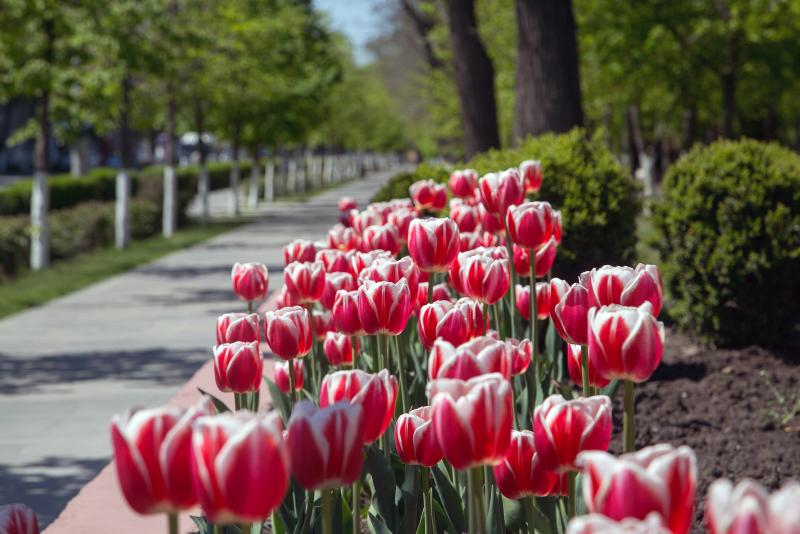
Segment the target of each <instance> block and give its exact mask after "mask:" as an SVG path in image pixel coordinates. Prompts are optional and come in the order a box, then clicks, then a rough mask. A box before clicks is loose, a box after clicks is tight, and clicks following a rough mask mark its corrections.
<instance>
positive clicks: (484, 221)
mask: <svg viewBox="0 0 800 534" xmlns="http://www.w3.org/2000/svg"><path fill="white" fill-rule="evenodd" d="M478 211H479V212H480V215H481V229H482V230H484V231H486V232H489V233H491V234H497V235H506V228H505V226H504V223H503V217H502V216H500V214H498V213H491V212H490V211H488V210H487V209H486V207H485V206H484V205H483V204H478Z"/></svg>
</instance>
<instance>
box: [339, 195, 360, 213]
mask: <svg viewBox="0 0 800 534" xmlns="http://www.w3.org/2000/svg"><path fill="white" fill-rule="evenodd" d="M338 207H339V211H350V210H354V209H358V202H356V199H354V198H353V197H342V198H340V199H339V204H338Z"/></svg>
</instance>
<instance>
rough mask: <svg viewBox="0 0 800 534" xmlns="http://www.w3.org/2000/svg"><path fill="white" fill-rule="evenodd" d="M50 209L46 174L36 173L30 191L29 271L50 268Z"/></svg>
mask: <svg viewBox="0 0 800 534" xmlns="http://www.w3.org/2000/svg"><path fill="white" fill-rule="evenodd" d="M49 209H50V189H49V188H48V185H47V173H46V172H43V171H36V173H34V175H33V189H31V257H30V260H31V269H32V270H34V271H41V270H43V269H47V268H48V267H49V266H50V231H49V227H48V224H47V212H48V210H49Z"/></svg>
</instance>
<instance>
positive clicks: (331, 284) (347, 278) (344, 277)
mask: <svg viewBox="0 0 800 534" xmlns="http://www.w3.org/2000/svg"><path fill="white" fill-rule="evenodd" d="M356 287H357V286H356V280H355V278H353V275H352V274H350V273H341V272H339V273H327V274H326V275H325V290H324V291H323V292H322V297H320V299H319V303H320V304H321V305H322V307H323V308H325V309H326V310H330V309H331V308H333V303H334V301H335V300H336V293H338V292H339V291H340V290H344V291H354V290H355V289H356Z"/></svg>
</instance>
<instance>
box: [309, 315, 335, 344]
mask: <svg viewBox="0 0 800 534" xmlns="http://www.w3.org/2000/svg"><path fill="white" fill-rule="evenodd" d="M335 329H336V327H335V326H334V324H333V314H332V313H331V312H330V311H328V310H314V312H313V313H312V314H311V333H312V334H313V335H314V339H315V340H317V341H320V342H322V341H325V336H326V335H327V334H328V332H333V331H334V330H335Z"/></svg>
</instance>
